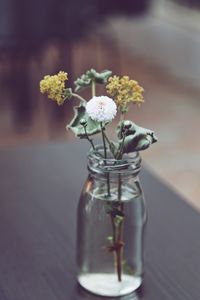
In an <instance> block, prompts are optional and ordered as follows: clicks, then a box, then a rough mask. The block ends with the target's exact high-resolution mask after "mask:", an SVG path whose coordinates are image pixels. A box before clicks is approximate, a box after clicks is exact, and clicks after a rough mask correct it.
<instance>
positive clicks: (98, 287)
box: [78, 273, 142, 297]
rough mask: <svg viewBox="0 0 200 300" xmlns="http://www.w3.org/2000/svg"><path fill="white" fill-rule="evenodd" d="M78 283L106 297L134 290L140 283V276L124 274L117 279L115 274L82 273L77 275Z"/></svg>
mask: <svg viewBox="0 0 200 300" xmlns="http://www.w3.org/2000/svg"><path fill="white" fill-rule="evenodd" d="M78 281H79V283H80V285H81V286H82V287H83V288H85V289H86V290H88V291H89V292H91V293H93V294H96V295H100V296H107V297H117V296H124V295H127V294H130V293H132V292H134V291H135V290H136V289H137V288H138V287H139V286H140V285H141V283H142V278H141V277H134V276H133V275H127V274H124V275H123V276H122V281H121V282H119V281H117V278H116V274H107V273H102V274H95V273H93V274H82V275H79V276H78Z"/></svg>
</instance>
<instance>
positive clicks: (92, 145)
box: [83, 126, 95, 150]
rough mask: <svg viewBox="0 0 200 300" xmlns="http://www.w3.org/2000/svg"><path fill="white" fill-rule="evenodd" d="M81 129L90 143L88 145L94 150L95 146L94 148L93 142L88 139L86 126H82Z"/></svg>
mask: <svg viewBox="0 0 200 300" xmlns="http://www.w3.org/2000/svg"><path fill="white" fill-rule="evenodd" d="M83 127H84V131H85V135H86V138H87V140H88V141H89V142H90V144H91V146H92V149H93V150H95V146H94V143H93V140H92V139H90V138H89V136H88V133H87V130H86V126H83Z"/></svg>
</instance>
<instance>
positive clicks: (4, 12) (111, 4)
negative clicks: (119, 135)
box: [0, 0, 200, 209]
mask: <svg viewBox="0 0 200 300" xmlns="http://www.w3.org/2000/svg"><path fill="white" fill-rule="evenodd" d="M199 50H200V1H199V0H123V1H117V0H115V1H113V0H110V1H106V0H84V1H82V0H73V1H70V0H43V1H40V0H34V1H33V0H32V1H31V0H30V1H27V0H0V91H1V94H0V147H14V146H24V145H28V144H36V143H46V142H52V141H53V142H56V141H68V140H74V136H73V134H72V133H71V132H66V130H65V126H66V124H67V123H68V122H69V120H70V118H71V117H72V115H73V112H72V104H70V103H69V104H67V105H65V106H63V107H58V106H57V105H56V104H55V103H54V102H53V101H47V99H46V97H43V96H42V95H40V92H39V81H40V80H41V79H42V77H43V76H44V75H45V74H54V73H56V72H58V71H59V70H65V71H67V72H68V73H69V74H70V80H69V85H72V84H73V81H74V80H75V79H76V78H77V76H79V75H80V74H82V73H84V72H85V71H86V70H87V69H89V68H91V67H93V68H95V69H97V70H98V71H101V70H103V69H111V70H112V71H113V73H114V74H117V75H122V74H127V75H129V76H130V77H131V78H133V79H137V80H138V81H139V83H140V84H141V85H142V86H143V87H144V88H145V104H143V105H142V106H141V107H140V108H137V107H135V106H134V107H132V108H131V110H130V112H129V116H128V117H129V118H131V119H133V120H134V121H135V122H136V123H138V124H139V125H141V126H143V127H147V128H150V129H153V130H155V132H156V135H157V136H158V138H159V143H157V144H155V145H153V146H152V148H151V149H149V150H148V151H146V152H143V153H142V156H143V159H144V161H145V162H146V164H147V165H149V166H150V167H151V169H152V170H153V171H154V172H155V173H156V174H157V175H158V176H159V177H161V178H162V179H163V180H165V181H166V182H167V183H168V184H169V185H170V186H171V187H173V188H174V189H175V190H176V191H178V192H179V193H180V194H181V195H183V196H184V198H185V199H186V201H188V202H190V203H191V204H192V205H193V206H194V207H196V208H197V209H200V200H199V198H198V197H199V194H200V186H199V178H200V139H199V132H198V130H199V128H200V84H199V83H200V51H199ZM99 92H100V90H99ZM101 92H102V91H101ZM83 94H84V96H85V97H90V94H89V93H88V92H87V91H84V93H83ZM73 104H74V103H73ZM110 131H111V128H110Z"/></svg>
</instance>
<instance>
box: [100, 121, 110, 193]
mask: <svg viewBox="0 0 200 300" xmlns="http://www.w3.org/2000/svg"><path fill="white" fill-rule="evenodd" d="M100 126H101V134H102V141H103V149H104V158H105V162H104V163H105V165H106V164H107V163H106V159H107V150H106V140H105V135H104V128H103V124H102V122H100ZM106 179H107V192H108V197H110V176H109V173H107V174H106Z"/></svg>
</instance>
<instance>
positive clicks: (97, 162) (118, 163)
mask: <svg viewBox="0 0 200 300" xmlns="http://www.w3.org/2000/svg"><path fill="white" fill-rule="evenodd" d="M103 153H104V151H103V147H102V146H101V145H100V146H98V147H97V148H96V150H93V149H92V150H90V152H89V154H88V170H89V171H90V173H91V174H96V175H98V174H99V175H101V176H102V175H106V174H108V173H109V174H110V176H113V177H115V176H117V175H118V174H121V176H122V177H127V176H137V175H138V174H139V172H140V169H141V161H142V160H141V157H140V155H139V153H138V152H133V153H130V154H125V155H124V156H123V158H122V159H120V160H117V159H115V158H113V155H112V154H111V153H110V151H109V149H107V158H106V159H105V158H104V155H103Z"/></svg>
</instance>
